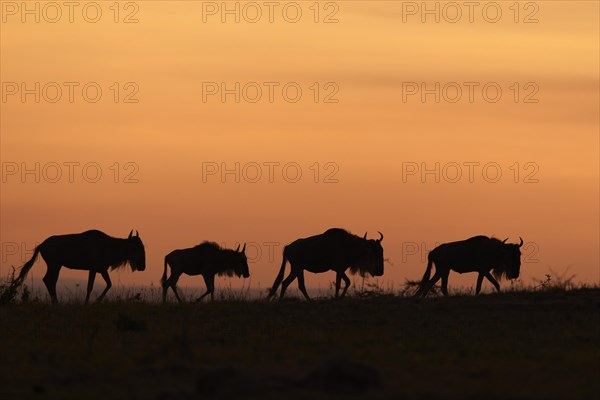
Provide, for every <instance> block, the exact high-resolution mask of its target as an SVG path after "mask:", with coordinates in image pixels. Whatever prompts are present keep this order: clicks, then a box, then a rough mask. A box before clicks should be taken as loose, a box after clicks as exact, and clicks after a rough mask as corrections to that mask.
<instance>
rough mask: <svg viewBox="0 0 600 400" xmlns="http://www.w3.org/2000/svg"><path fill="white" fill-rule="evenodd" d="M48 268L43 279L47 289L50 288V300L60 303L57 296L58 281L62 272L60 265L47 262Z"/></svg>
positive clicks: (53, 302)
mask: <svg viewBox="0 0 600 400" xmlns="http://www.w3.org/2000/svg"><path fill="white" fill-rule="evenodd" d="M47 265H48V270H47V271H46V275H44V278H42V280H43V281H44V284H45V285H46V289H48V293H49V294H50V300H51V301H52V304H57V303H58V298H57V297H56V282H57V281H58V273H59V272H60V265H58V264H47Z"/></svg>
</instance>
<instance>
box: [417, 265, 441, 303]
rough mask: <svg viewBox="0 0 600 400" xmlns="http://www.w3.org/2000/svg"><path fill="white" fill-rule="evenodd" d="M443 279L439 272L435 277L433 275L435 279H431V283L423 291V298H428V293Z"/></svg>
mask: <svg viewBox="0 0 600 400" xmlns="http://www.w3.org/2000/svg"><path fill="white" fill-rule="evenodd" d="M441 278H442V275H440V273H439V271H436V273H435V275H433V278H431V279H430V280H429V282H427V284H426V285H425V288H424V289H423V293H421V296H423V297H425V296H427V293H429V291H430V290H431V288H432V287H433V285H435V284H436V283H437V281H439V280H440V279H441Z"/></svg>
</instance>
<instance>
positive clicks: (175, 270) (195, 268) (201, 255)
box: [160, 242, 250, 303]
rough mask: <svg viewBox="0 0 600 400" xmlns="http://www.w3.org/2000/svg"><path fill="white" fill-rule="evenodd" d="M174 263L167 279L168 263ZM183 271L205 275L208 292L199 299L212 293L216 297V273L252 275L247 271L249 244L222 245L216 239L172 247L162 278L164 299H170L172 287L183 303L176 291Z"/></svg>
mask: <svg viewBox="0 0 600 400" xmlns="http://www.w3.org/2000/svg"><path fill="white" fill-rule="evenodd" d="M168 265H170V266H171V276H170V277H169V279H167V266H168ZM182 274H186V275H192V276H194V275H202V277H203V278H204V282H205V283H206V293H204V294H203V295H202V296H200V297H198V298H197V299H196V301H200V300H202V299H203V298H204V297H205V296H207V295H209V294H210V298H211V300H212V299H214V290H215V275H219V276H221V275H226V276H233V275H234V274H235V275H237V276H243V277H244V278H247V277H249V276H250V272H249V271H248V259H247V257H246V244H244V247H243V248H242V250H240V246H239V245H238V247H237V249H235V250H230V249H223V248H221V246H219V245H218V244H217V243H214V242H204V243H201V244H199V245H197V246H195V247H192V248H190V249H179V250H173V251H172V252H170V253H169V254H167V255H166V256H165V270H164V272H163V276H162V278H161V280H160V282H161V284H162V288H163V293H162V294H163V302H164V301H166V299H167V291H168V290H169V287H170V288H171V289H173V293H175V297H176V298H177V301H179V302H180V303H181V298H180V297H179V293H177V281H178V280H179V278H180V277H181V275H182Z"/></svg>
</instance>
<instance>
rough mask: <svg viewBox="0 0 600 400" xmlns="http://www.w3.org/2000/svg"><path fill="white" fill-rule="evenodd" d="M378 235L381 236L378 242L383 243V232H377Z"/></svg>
mask: <svg viewBox="0 0 600 400" xmlns="http://www.w3.org/2000/svg"><path fill="white" fill-rule="evenodd" d="M377 233H379V236H381V237H380V238H379V240H378V242H381V241H382V240H383V233H381V232H379V231H377Z"/></svg>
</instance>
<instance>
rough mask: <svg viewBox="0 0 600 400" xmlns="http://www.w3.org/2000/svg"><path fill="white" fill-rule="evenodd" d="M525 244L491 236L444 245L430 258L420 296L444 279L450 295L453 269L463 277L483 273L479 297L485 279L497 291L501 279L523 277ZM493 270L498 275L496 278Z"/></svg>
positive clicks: (430, 254)
mask: <svg viewBox="0 0 600 400" xmlns="http://www.w3.org/2000/svg"><path fill="white" fill-rule="evenodd" d="M519 239H520V240H521V243H519V244H511V243H506V241H507V240H508V239H504V240H503V241H500V240H498V239H496V238H489V237H487V236H474V237H472V238H470V239H467V240H462V241H458V242H451V243H445V244H441V245H439V246H438V247H436V248H435V249H433V250H431V251H430V252H429V255H428V262H427V269H426V270H425V274H424V275H423V279H422V280H421V283H420V285H419V288H418V290H417V292H416V295H417V296H419V295H421V296H426V295H427V292H429V290H431V288H432V287H433V285H435V284H436V282H437V281H438V280H440V279H441V280H442V293H443V294H444V295H445V296H447V295H448V275H449V274H450V270H453V271H456V272H458V273H460V274H462V273H465V272H479V276H478V277H477V288H476V290H475V294H479V292H480V291H481V283H482V282H483V278H484V277H485V278H487V279H488V280H489V281H490V282H492V284H493V285H494V287H495V288H496V290H497V291H500V284H499V283H498V281H497V280H496V279H494V276H495V277H496V278H497V279H501V277H502V275H506V277H507V278H508V279H516V278H518V277H519V271H520V267H521V250H520V248H521V246H523V239H521V238H519ZM434 264H435V275H433V278H431V279H429V277H430V276H431V267H432V265H434ZM490 271H492V273H493V274H494V276H492V275H491V274H490Z"/></svg>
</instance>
